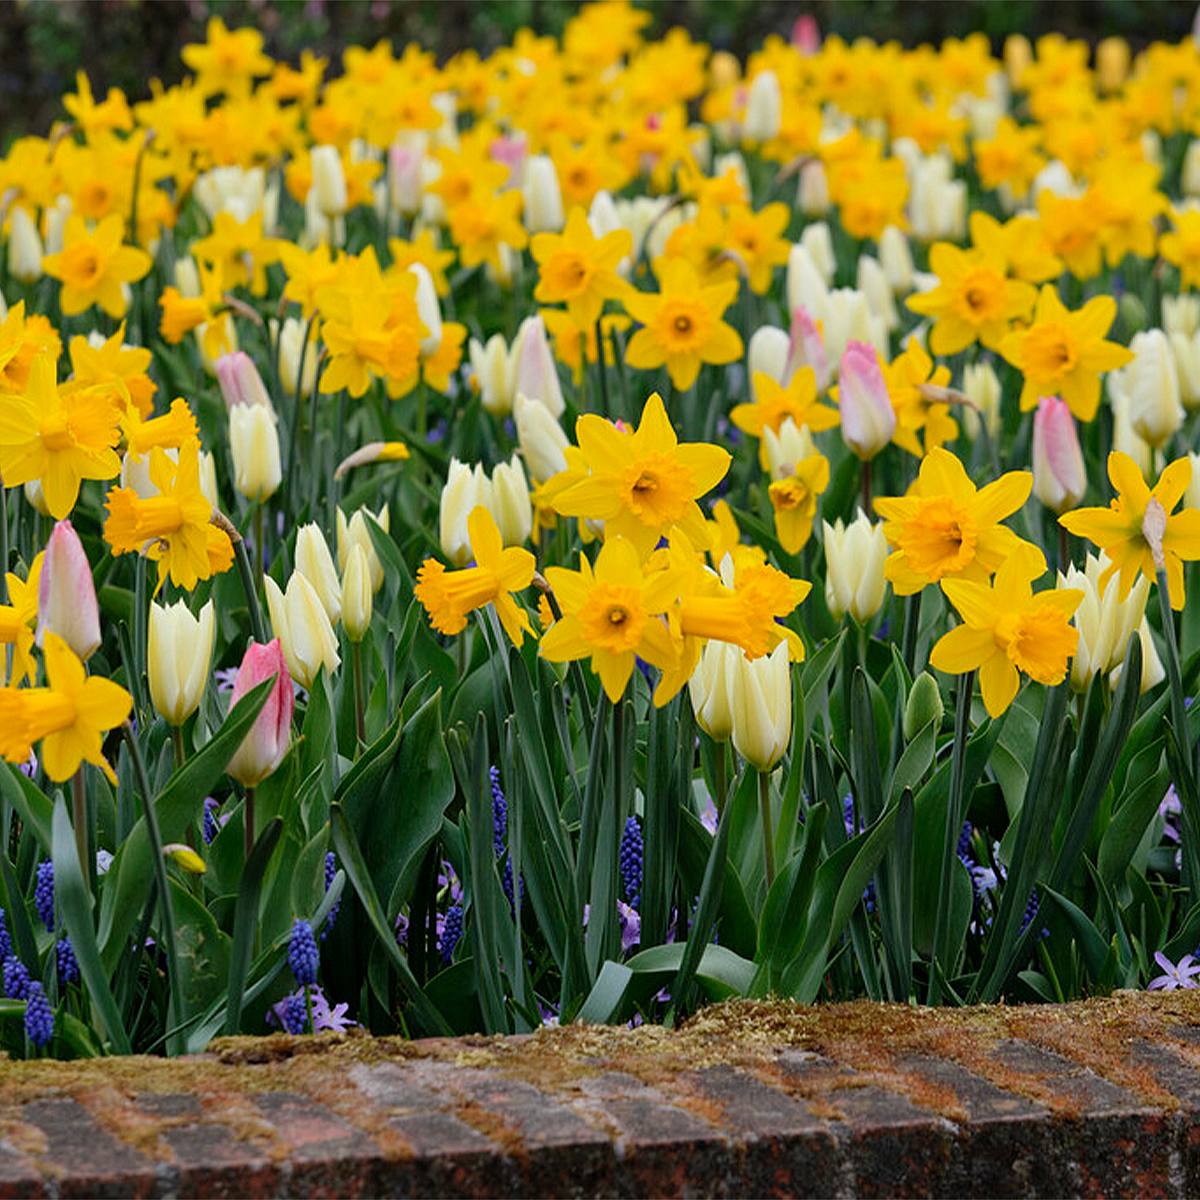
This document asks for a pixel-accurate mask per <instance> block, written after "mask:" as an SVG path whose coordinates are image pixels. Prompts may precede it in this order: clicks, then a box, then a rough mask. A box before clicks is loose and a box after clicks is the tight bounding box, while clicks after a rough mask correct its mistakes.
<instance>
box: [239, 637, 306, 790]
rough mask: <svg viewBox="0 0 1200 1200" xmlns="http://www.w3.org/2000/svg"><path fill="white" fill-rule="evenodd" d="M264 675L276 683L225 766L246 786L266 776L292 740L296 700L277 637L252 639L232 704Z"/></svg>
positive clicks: (240, 668)
mask: <svg viewBox="0 0 1200 1200" xmlns="http://www.w3.org/2000/svg"><path fill="white" fill-rule="evenodd" d="M264 679H274V680H275V686H274V687H273V688H272V689H271V694H270V695H269V696H268V697H267V702H266V704H264V705H263V707H262V709H261V710H260V711H259V714H258V716H257V717H256V718H255V720H254V724H253V725H252V726H251V727H250V732H249V733H248V734H246V737H245V740H244V741H243V742H242V744H241V745H240V746H239V747H238V748H237V750H236V751H235V753H234V756H233V758H232V759H231V760H230V762H229V766H228V767H227V768H226V770H227V771H228V772H229V774H230V775H232V776H233V777H234V779H236V780H237V781H238V783H240V784H242V786H243V787H256V786H257V785H258V784H260V783H261V782H262V781H263V780H264V779H266V777H267V776H268V775H270V774H271V773H272V772H273V771H274V770H275V768H276V767H278V766H279V764H280V763H281V762H283V756H284V755H285V754H286V753H287V751H288V745H289V744H290V742H291V737H292V710H293V708H294V707H295V704H296V700H295V697H294V696H293V695H292V677H291V676H290V675H289V674H288V669H287V663H286V662H284V659H283V650H282V648H281V647H280V645H279V639H278V638H275V639H273V640H272V641H270V642H268V643H267V644H266V645H265V646H264V645H261V644H260V643H258V642H251V643H250V646H249V647H248V649H247V650H246V654H245V657H244V658H243V659H242V665H241V666H240V667H239V668H238V673H237V679H236V680H235V681H234V684H233V696H232V698H231V699H230V702H229V706H230V708H232V707H233V706H234V705H235V704H236V703H237V702H238V701H239V700H240V699H241V698H242V697H243V696H244V695H245V694H246V693H247V692H249V691H251V690H252V689H253V688H255V687H256V686H257V685H258V684H260V683H262V681H263V680H264Z"/></svg>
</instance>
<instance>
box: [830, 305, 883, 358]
mask: <svg viewBox="0 0 1200 1200" xmlns="http://www.w3.org/2000/svg"><path fill="white" fill-rule="evenodd" d="M821 317H822V322H823V323H822V329H821V332H822V335H823V337H824V339H825V353H826V354H828V355H829V360H830V362H840V361H841V357H842V355H843V354H844V353H845V350H846V347H847V346H848V345H849V344H850V343H851V342H866V343H868V344H869V345H871V346H873V347H874V348H875V349H876V350H877V351H878V352H879V353H880V354H886V353H887V352H888V335H887V330H886V329H884V327H883V322H882V321H881V320H879V319H878V318H877V317H876V316H874V314H873V313H872V312H871V309H870V307H869V306H868V304H867V298H866V296H864V295H863V294H862V292H860V291H859V290H858V289H857V288H835V289H834V290H833V291H832V292H830V293H829V299H828V301H827V302H826V305H825V311H824V313H823V314H821Z"/></svg>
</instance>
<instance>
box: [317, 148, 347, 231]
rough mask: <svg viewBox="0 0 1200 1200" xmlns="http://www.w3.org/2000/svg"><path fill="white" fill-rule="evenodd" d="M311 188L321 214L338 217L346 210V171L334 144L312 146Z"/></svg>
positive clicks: (327, 216)
mask: <svg viewBox="0 0 1200 1200" xmlns="http://www.w3.org/2000/svg"><path fill="white" fill-rule="evenodd" d="M312 190H313V192H314V193H315V195H316V205H317V208H318V209H319V210H320V212H321V215H322V216H324V217H326V218H329V217H340V216H341V215H342V214H343V213H344V212H345V211H346V204H347V195H346V172H345V171H344V170H343V169H342V156H341V154H339V153H338V148H337V147H336V146H314V147H313V148H312Z"/></svg>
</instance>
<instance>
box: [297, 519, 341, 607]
mask: <svg viewBox="0 0 1200 1200" xmlns="http://www.w3.org/2000/svg"><path fill="white" fill-rule="evenodd" d="M295 561H296V570H297V571H299V572H300V574H301V575H303V576H304V578H305V579H307V580H308V582H309V583H311V584H312V585H313V590H314V591H315V592H316V593H317V595H318V596H319V597H320V600H321V604H322V606H323V607H324V609H325V612H326V613H327V614H328V616H329V620H330V623H331V624H333V625H336V624H337V623H338V620H339V619H340V618H341V615H342V585H341V584H340V583H338V577H337V570H336V569H335V568H334V565H333V555H332V554H330V553H329V543H328V542H326V541H325V535H324V534H323V533H322V532H321V527H320V526H319V525H318V524H317V523H316V522H315V521H310V522H309V523H308V524H307V525H301V526H300V528H299V530H297V532H296V553H295Z"/></svg>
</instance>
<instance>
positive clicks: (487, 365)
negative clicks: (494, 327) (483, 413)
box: [467, 333, 513, 417]
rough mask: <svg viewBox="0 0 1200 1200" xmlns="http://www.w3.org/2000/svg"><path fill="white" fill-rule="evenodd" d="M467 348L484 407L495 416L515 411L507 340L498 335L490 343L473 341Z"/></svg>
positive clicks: (491, 338)
mask: <svg viewBox="0 0 1200 1200" xmlns="http://www.w3.org/2000/svg"><path fill="white" fill-rule="evenodd" d="M467 349H468V351H469V353H470V356H471V370H472V371H474V372H475V382H476V384H477V385H478V387H479V398H480V400H481V401H482V403H483V407H484V408H486V409H487V411H488V412H490V413H491V414H492V416H494V417H506V416H507V415H508V413H509V411H510V410H511V409H512V404H513V390H512V378H511V377H512V369H511V368H510V366H509V354H508V347H507V346H506V345H505V343H504V338H503V337H502V336H501V335H500V334H498V333H494V334H492V336H491V337H490V338H488V340H487V343H486V344H484V343H481V342H479V341H476V339H475V338H472V339H471V341H470V344H469V345H468V347H467Z"/></svg>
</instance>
